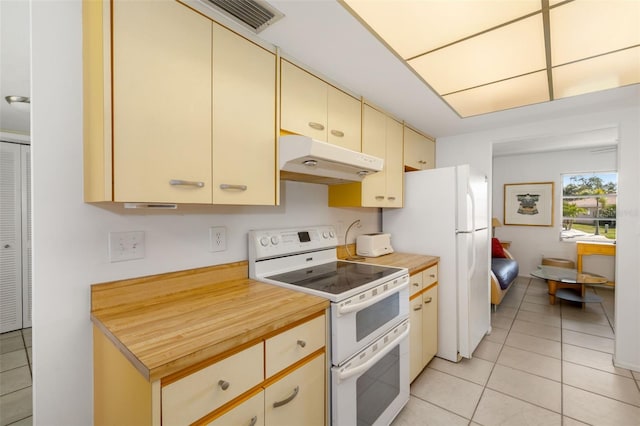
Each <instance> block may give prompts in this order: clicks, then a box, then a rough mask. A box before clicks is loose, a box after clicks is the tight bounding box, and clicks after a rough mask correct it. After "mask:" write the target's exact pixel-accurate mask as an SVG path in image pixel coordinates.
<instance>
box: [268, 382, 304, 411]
mask: <svg viewBox="0 0 640 426" xmlns="http://www.w3.org/2000/svg"><path fill="white" fill-rule="evenodd" d="M299 390H300V387H299V386H296V387H295V389H293V393H292V394H291V395H289V397H288V398H287V399H283V400H282V401H276V402H274V403H273V408H278V407H282V406H283V405H286V404H288V403H290V402H291V401H293V398H295V397H296V396H298V391H299Z"/></svg>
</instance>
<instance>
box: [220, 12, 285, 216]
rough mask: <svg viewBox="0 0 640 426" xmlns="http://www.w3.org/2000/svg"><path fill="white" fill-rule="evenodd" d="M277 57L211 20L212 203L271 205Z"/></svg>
mask: <svg viewBox="0 0 640 426" xmlns="http://www.w3.org/2000/svg"><path fill="white" fill-rule="evenodd" d="M275 61H276V58H275V55H274V54H273V53H271V52H268V51H266V50H265V49H263V48H261V47H259V46H257V45H255V44H253V43H251V42H250V41H248V40H246V39H244V38H242V37H240V36H238V35H236V34H235V33H233V32H231V31H229V30H227V29H226V28H223V27H222V26H220V25H218V24H215V23H214V24H213V159H212V164H213V203H214V204H254V205H257V204H261V205H274V204H275V193H276V172H277V168H276V158H275V155H276V135H275V133H276V87H275V85H276V62H275Z"/></svg>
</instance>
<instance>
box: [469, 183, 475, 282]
mask: <svg viewBox="0 0 640 426" xmlns="http://www.w3.org/2000/svg"><path fill="white" fill-rule="evenodd" d="M467 197H469V200H470V201H471V229H472V230H475V229H476V200H475V198H474V197H473V191H472V190H471V185H468V186H467ZM475 246H476V234H475V232H471V247H472V250H471V266H470V267H469V276H470V277H471V276H473V273H474V272H475V270H476V250H475Z"/></svg>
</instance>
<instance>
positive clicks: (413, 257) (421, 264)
mask: <svg viewBox="0 0 640 426" xmlns="http://www.w3.org/2000/svg"><path fill="white" fill-rule="evenodd" d="M354 252H355V247H354V248H353V249H350V253H354ZM338 255H339V257H343V258H346V257H347V256H346V252H344V251H339V254H338ZM439 261H440V258H439V257H437V256H428V255H423V254H413V253H397V252H396V253H390V254H385V255H383V256H379V257H365V258H364V260H357V262H363V263H371V264H374V265H382V266H395V267H397V268H407V269H408V270H409V275H413V274H417V273H419V272H422V271H424V270H425V269H427V268H430V267H431V266H433V265H435V264H436V263H438V262H439Z"/></svg>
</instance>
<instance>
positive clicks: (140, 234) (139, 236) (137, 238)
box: [109, 231, 144, 262]
mask: <svg viewBox="0 0 640 426" xmlns="http://www.w3.org/2000/svg"><path fill="white" fill-rule="evenodd" d="M143 258H144V231H131V232H109V261H110V262H122V261H124V260H133V259H143Z"/></svg>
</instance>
